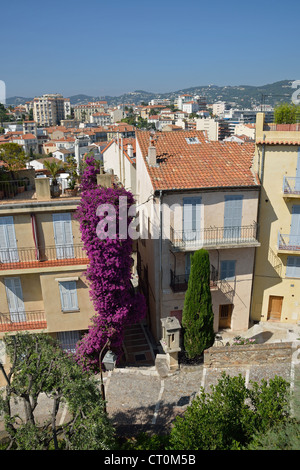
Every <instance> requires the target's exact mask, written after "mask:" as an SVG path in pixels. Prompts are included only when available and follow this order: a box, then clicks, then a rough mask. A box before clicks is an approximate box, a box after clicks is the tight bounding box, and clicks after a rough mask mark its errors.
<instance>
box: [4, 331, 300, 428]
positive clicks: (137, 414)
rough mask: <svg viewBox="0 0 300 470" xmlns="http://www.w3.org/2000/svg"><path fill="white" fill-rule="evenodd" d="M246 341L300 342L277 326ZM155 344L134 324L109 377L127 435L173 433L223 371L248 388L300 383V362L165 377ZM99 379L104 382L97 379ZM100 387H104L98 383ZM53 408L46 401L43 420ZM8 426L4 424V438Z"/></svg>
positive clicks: (111, 406)
mask: <svg viewBox="0 0 300 470" xmlns="http://www.w3.org/2000/svg"><path fill="white" fill-rule="evenodd" d="M222 336H223V341H224V342H230V341H232V339H233V337H234V336H236V334H235V335H233V334H232V333H230V332H223V333H222ZM244 336H245V337H254V336H255V337H256V339H257V340H258V342H272V341H274V342H276V341H287V340H288V341H292V342H295V341H296V342H297V343H298V347H299V344H300V342H298V341H297V340H298V338H299V336H300V335H299V334H298V330H297V331H296V330H295V329H291V330H290V329H289V328H278V327H276V326H275V327H274V329H273V330H270V325H269V326H268V328H263V327H262V326H261V325H259V326H256V327H255V328H253V329H252V330H248V332H247V334H244ZM155 348H156V345H155V344H154V343H153V342H152V341H151V338H149V333H148V332H147V329H145V327H144V326H141V325H139V326H137V325H134V326H133V327H132V328H131V329H130V331H128V334H127V335H126V338H125V342H124V349H125V357H124V361H123V363H121V364H119V365H118V367H116V368H115V369H114V370H113V371H111V372H105V373H104V384H105V391H106V392H105V393H106V400H107V411H108V414H109V416H110V418H111V419H112V422H113V423H114V425H115V426H116V428H117V430H118V432H119V433H120V434H124V435H127V436H129V435H135V434H137V433H138V432H140V431H153V432H156V433H164V432H168V431H169V430H170V428H171V425H172V422H173V421H174V419H175V417H176V416H178V415H181V414H182V413H184V411H185V410H186V408H187V406H188V405H189V404H190V403H191V402H192V400H193V398H194V397H195V396H196V394H197V393H198V392H199V390H200V387H204V389H205V390H206V391H208V390H209V389H210V386H211V385H213V384H216V383H217V382H218V380H219V378H220V377H221V374H222V372H226V373H227V374H229V375H231V376H234V375H238V374H242V376H243V377H245V380H246V383H247V384H248V383H249V382H250V381H251V380H252V381H260V380H261V379H262V378H265V379H270V378H273V377H274V376H275V375H277V376H281V377H283V378H284V379H286V380H287V381H289V382H292V383H295V382H296V381H297V380H298V379H299V380H300V366H299V364H298V362H300V357H299V358H298V359H299V360H298V361H297V362H296V363H293V361H291V364H286V363H285V364H280V363H277V364H276V365H266V366H251V365H249V366H247V367H239V368H236V367H227V368H224V369H221V368H218V369H216V368H206V367H204V365H203V364H201V363H200V364H197V365H190V366H188V365H181V367H180V369H179V370H178V371H175V372H174V373H172V374H169V375H168V376H166V377H161V376H160V375H159V373H158V371H157V370H156V368H155V364H154V359H155V354H156V353H157V352H158V351H157V349H155ZM97 378H100V377H97ZM99 386H100V382H99ZM50 406H51V404H50V403H49V402H48V401H47V400H46V399H44V398H43V397H42V398H41V403H40V417H41V420H43V418H44V416H45V415H46V414H47V411H48V410H49V407H50ZM66 419H67V410H65V409H63V410H62V411H61V414H60V416H59V421H60V422H64V420H66ZM1 431H3V423H2V422H1V421H0V434H1Z"/></svg>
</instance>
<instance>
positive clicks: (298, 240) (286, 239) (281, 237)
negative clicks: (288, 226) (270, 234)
mask: <svg viewBox="0 0 300 470" xmlns="http://www.w3.org/2000/svg"><path fill="white" fill-rule="evenodd" d="M278 249H279V250H288V251H300V234H299V235H291V234H290V233H288V234H285V233H280V232H279V233H278Z"/></svg>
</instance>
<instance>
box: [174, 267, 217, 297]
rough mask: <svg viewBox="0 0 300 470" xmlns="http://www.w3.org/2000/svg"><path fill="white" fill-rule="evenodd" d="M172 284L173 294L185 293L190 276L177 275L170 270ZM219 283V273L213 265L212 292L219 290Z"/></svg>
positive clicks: (211, 271) (211, 275)
mask: <svg viewBox="0 0 300 470" xmlns="http://www.w3.org/2000/svg"><path fill="white" fill-rule="evenodd" d="M170 275H171V282H170V287H171V289H172V291H173V292H185V291H186V290H187V288H188V282H189V274H175V273H174V271H173V270H172V269H171V270H170ZM217 282H218V271H217V269H216V268H215V267H214V266H213V265H211V266H210V288H211V290H213V289H216V288H217Z"/></svg>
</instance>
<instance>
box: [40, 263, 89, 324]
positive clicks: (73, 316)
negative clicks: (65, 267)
mask: <svg viewBox="0 0 300 470" xmlns="http://www.w3.org/2000/svg"><path fill="white" fill-rule="evenodd" d="M77 278H78V280H76V288H77V298H78V306H79V310H78V311H76V312H68V313H65V312H62V309H61V300H60V292H59V281H58V280H57V279H60V280H64V279H65V280H68V279H77ZM40 280H41V289H42V296H43V299H44V306H45V314H46V318H47V331H48V332H56V331H69V330H85V329H88V326H89V324H90V318H91V317H92V316H93V315H94V310H93V306H92V303H91V301H90V298H89V287H88V283H87V280H86V278H85V275H84V272H82V271H76V270H75V269H74V270H73V271H69V272H67V273H64V272H60V273H58V272H52V273H43V274H41V277H40Z"/></svg>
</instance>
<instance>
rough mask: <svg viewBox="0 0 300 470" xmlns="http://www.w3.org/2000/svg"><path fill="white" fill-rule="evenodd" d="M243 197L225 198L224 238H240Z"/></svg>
mask: <svg viewBox="0 0 300 470" xmlns="http://www.w3.org/2000/svg"><path fill="white" fill-rule="evenodd" d="M242 207H243V196H238V195H236V196H225V208H224V238H240V236H241V226H242Z"/></svg>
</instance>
